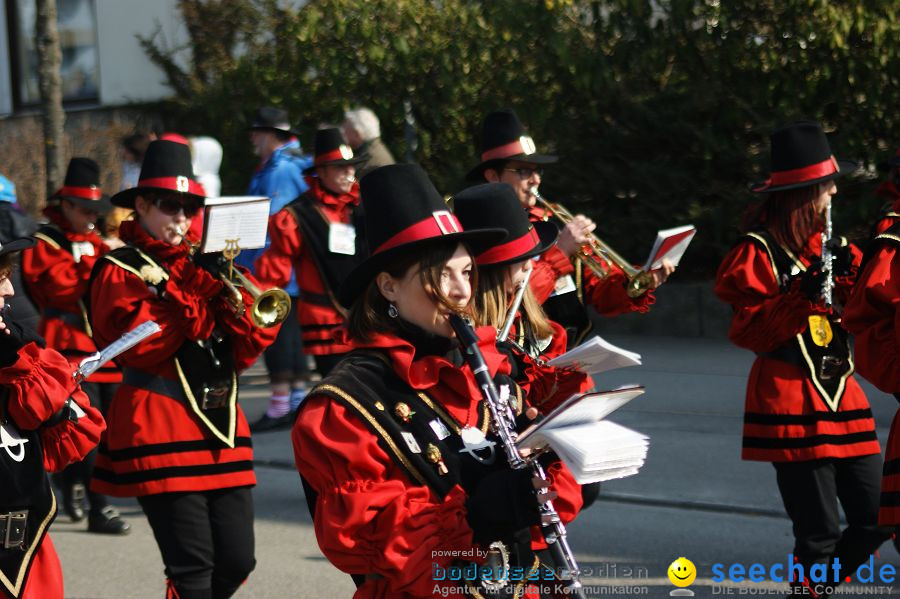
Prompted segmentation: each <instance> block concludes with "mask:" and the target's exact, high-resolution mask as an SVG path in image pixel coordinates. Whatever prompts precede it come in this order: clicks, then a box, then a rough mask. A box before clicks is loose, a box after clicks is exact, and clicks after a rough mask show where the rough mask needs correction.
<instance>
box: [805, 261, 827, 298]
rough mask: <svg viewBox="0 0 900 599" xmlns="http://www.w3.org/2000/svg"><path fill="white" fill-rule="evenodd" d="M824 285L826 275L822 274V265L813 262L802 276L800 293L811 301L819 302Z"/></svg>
mask: <svg viewBox="0 0 900 599" xmlns="http://www.w3.org/2000/svg"><path fill="white" fill-rule="evenodd" d="M824 283H825V273H824V272H822V263H821V262H813V263H812V264H810V265H809V266H807V267H806V272H804V273H803V274H802V275H800V293H802V294H803V296H804V297H806V299H808V300H809V301H811V302H817V301H819V298H820V297H821V296H822V287H823V285H824Z"/></svg>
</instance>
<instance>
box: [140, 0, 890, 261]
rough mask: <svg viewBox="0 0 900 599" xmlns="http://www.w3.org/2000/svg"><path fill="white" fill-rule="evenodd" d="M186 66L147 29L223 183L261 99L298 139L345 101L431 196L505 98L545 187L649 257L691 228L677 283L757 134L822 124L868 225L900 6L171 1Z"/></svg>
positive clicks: (709, 253)
mask: <svg viewBox="0 0 900 599" xmlns="http://www.w3.org/2000/svg"><path fill="white" fill-rule="evenodd" d="M180 6H181V9H182V11H183V13H184V15H185V19H186V20H187V23H188V27H189V31H190V32H191V35H192V49H193V60H192V61H191V66H190V68H189V69H187V70H183V69H180V68H179V67H178V66H176V65H177V64H179V63H178V62H177V61H174V60H173V59H172V55H171V54H170V53H169V52H167V51H166V49H165V48H160V47H158V45H157V44H156V41H155V40H153V39H150V40H146V41H145V47H146V48H147V50H148V52H150V54H151V56H152V57H153V58H154V59H155V60H157V62H158V63H159V64H161V65H163V66H164V67H165V68H166V70H167V73H168V74H169V79H170V83H171V85H172V87H173V91H174V92H175V99H173V100H172V101H171V102H170V103H167V104H166V106H165V107H164V108H165V113H166V114H167V115H169V117H170V118H171V123H170V126H172V127H175V128H178V129H179V130H181V131H183V132H185V133H204V134H210V135H214V136H216V137H218V138H219V139H220V140H221V141H222V142H223V145H224V146H225V150H226V158H225V163H224V165H223V170H222V178H223V185H224V190H225V191H226V192H230V193H240V192H241V191H242V190H243V189H244V188H245V186H246V183H247V181H248V179H249V176H250V173H251V172H252V169H253V166H254V158H253V156H252V155H251V154H250V147H249V143H248V139H247V130H246V126H247V123H248V120H249V116H250V114H251V113H252V111H253V110H254V109H255V108H256V107H257V106H258V105H261V104H274V105H280V106H283V107H285V108H287V109H288V110H289V111H290V113H291V115H292V117H293V119H294V120H295V122H296V123H297V124H298V125H299V126H300V127H301V131H302V132H303V133H304V135H303V137H302V139H301V141H302V142H305V144H306V146H307V147H309V146H310V144H311V140H312V132H313V131H314V129H315V128H316V127H317V126H318V125H319V124H320V123H323V122H331V123H337V122H340V120H341V117H342V112H343V109H344V108H346V107H350V106H354V105H366V106H369V107H371V108H372V109H373V110H375V112H376V113H377V114H378V115H379V117H380V118H381V121H382V131H383V137H384V138H385V140H386V142H387V143H388V145H389V146H390V147H391V149H392V150H393V151H394V153H395V155H397V156H404V154H405V153H406V152H407V149H408V148H407V140H406V139H405V136H404V132H405V130H404V101H407V102H409V104H410V105H411V107H412V111H413V114H414V116H415V121H416V132H417V143H418V145H417V148H416V150H415V154H414V155H415V159H416V161H418V162H419V163H421V164H422V165H423V166H424V167H425V169H426V170H427V171H428V172H429V173H430V174H431V176H432V178H433V179H434V181H435V182H436V184H437V185H438V187H439V189H441V190H442V191H443V192H445V193H452V192H454V191H456V190H458V189H460V188H461V187H462V186H463V185H464V182H463V181H462V177H463V175H464V174H465V172H466V171H467V170H468V168H469V167H471V166H472V165H473V164H474V163H475V162H477V143H476V137H477V135H478V134H479V129H480V123H481V120H482V119H483V117H484V115H485V114H486V113H487V112H489V111H490V110H493V109H496V108H499V107H505V106H510V107H513V108H515V109H516V110H517V112H518V113H519V116H520V117H521V118H522V120H523V121H524V122H525V123H526V124H527V127H528V129H529V132H530V133H531V134H532V136H533V137H534V138H535V140H536V143H537V145H538V148H539V150H540V151H547V152H555V153H557V154H559V155H560V157H561V161H560V164H559V165H558V166H556V167H555V168H553V169H552V171H550V172H548V173H547V174H546V176H545V181H544V184H543V186H542V190H543V191H544V193H545V195H546V196H547V197H549V198H551V199H554V200H556V201H560V202H562V203H564V204H566V205H567V206H569V207H570V208H571V209H573V210H577V211H583V212H585V213H587V214H589V215H591V216H592V217H594V218H595V219H596V220H597V221H598V223H599V232H600V234H601V235H602V236H603V237H604V238H607V239H608V241H609V242H610V243H611V244H612V245H613V246H614V247H616V248H617V249H618V250H619V251H620V253H622V254H624V255H626V256H628V257H630V258H631V259H633V260H634V261H636V262H637V261H640V260H642V259H643V257H644V254H645V252H646V251H647V250H648V249H649V245H650V243H651V242H652V240H653V236H654V233H655V230H656V229H658V228H663V227H669V226H675V225H678V224H682V223H685V222H692V223H694V224H696V225H697V227H698V229H699V230H700V234H699V235H698V237H697V239H696V240H695V242H694V244H693V245H692V248H691V250H690V252H689V254H688V256H687V257H686V259H685V263H683V268H682V273H683V275H682V276H694V277H708V276H711V275H712V273H713V272H714V270H715V266H716V264H717V263H718V261H719V259H720V257H721V255H722V253H723V252H724V251H725V250H726V249H727V247H728V246H729V245H730V244H731V243H732V242H733V240H734V238H735V235H736V223H737V220H738V217H739V215H740V213H741V212H742V211H743V210H744V208H745V207H746V206H747V204H748V203H749V202H751V201H752V200H753V197H752V194H750V193H749V192H747V190H746V189H747V184H748V182H750V181H752V180H758V179H761V178H764V177H765V174H766V171H767V167H768V134H769V132H770V131H771V130H772V129H773V128H775V127H777V126H778V125H780V124H783V123H785V122H788V121H790V120H792V119H795V118H799V117H812V118H816V119H818V120H820V121H822V122H823V123H824V124H825V126H826V129H827V130H828V131H829V132H830V133H831V140H832V146H833V148H834V151H835V153H836V154H837V155H839V156H840V157H847V158H852V159H856V160H858V161H860V162H861V163H862V164H863V165H864V166H865V167H866V168H865V169H864V170H863V171H862V175H863V176H861V177H857V178H855V179H853V180H848V181H845V182H842V183H841V185H840V190H841V194H840V198H841V199H842V200H843V201H839V203H838V204H836V207H835V218H836V229H837V230H838V231H841V232H845V233H850V234H851V235H862V234H863V233H864V231H865V229H866V228H867V227H868V223H869V222H870V221H871V220H872V219H873V218H874V216H875V213H876V212H877V209H878V207H879V201H878V200H877V199H876V198H875V197H874V196H873V195H872V190H873V189H874V186H875V185H876V184H877V182H878V180H877V177H878V173H876V172H875V169H874V165H875V164H876V163H877V162H878V161H879V160H883V159H884V158H885V157H886V156H887V155H888V154H890V153H892V152H893V148H894V147H895V145H897V144H898V143H900V135H898V124H900V119H898V117H897V114H896V107H897V106H898V105H900V97H898V96H900V92H898V90H900V80H898V79H900V60H898V58H900V50H898V46H900V42H898V40H900V5H898V4H897V3H889V2H888V3H886V2H882V1H880V0H861V1H856V2H835V1H831V2H829V1H827V0H728V1H727V2H725V1H722V0H681V1H678V0H655V1H653V2H650V1H640V0H602V1H595V2H590V1H577V0H570V1H563V0H556V1H554V0H520V1H519V0H493V1H488V2H475V1H465V0H312V1H310V2H308V3H307V4H305V5H304V6H303V7H302V8H300V9H296V10H295V9H285V8H283V7H279V3H278V2H277V1H276V0H231V1H229V2H219V1H215V0H182V1H181V2H180Z"/></svg>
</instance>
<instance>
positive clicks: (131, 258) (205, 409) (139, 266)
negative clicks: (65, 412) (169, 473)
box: [91, 246, 237, 447]
mask: <svg viewBox="0 0 900 599" xmlns="http://www.w3.org/2000/svg"><path fill="white" fill-rule="evenodd" d="M103 260H107V261H109V262H112V263H113V264H115V265H116V266H118V267H120V268H123V269H125V270H127V271H128V272H130V273H132V274H134V275H136V276H138V277H140V278H141V279H142V280H143V281H144V282H145V283H146V284H147V287H148V288H149V289H151V290H153V292H154V293H155V294H156V295H157V296H158V297H163V296H164V294H165V287H166V281H167V280H168V278H169V274H168V272H166V270H165V269H164V268H163V267H162V266H160V265H159V264H157V263H156V261H154V260H153V259H152V258H151V257H150V256H148V255H147V254H145V253H144V252H142V251H140V250H139V249H138V248H136V247H134V246H125V247H121V248H118V249H116V250H114V251H112V252H110V253H108V254H106V255H105V256H103V258H101V259H100V260H98V261H97V265H96V266H95V267H94V270H93V272H92V273H91V278H92V283H93V278H94V277H95V276H96V274H97V272H99V265H100V263H101V262H102V261H103ZM175 371H176V373H177V374H178V380H179V382H180V383H181V387H182V391H183V392H184V393H183V394H178V396H177V397H175V399H178V400H180V401H182V402H183V403H185V404H186V405H187V406H188V408H189V409H190V410H191V412H193V413H194V416H195V417H196V418H197V420H199V421H200V423H201V424H202V425H203V426H204V427H205V428H206V429H207V430H209V432H211V433H212V434H213V435H214V436H215V437H216V438H217V439H219V440H220V441H221V442H222V443H223V444H224V445H226V446H227V447H234V436H235V430H236V426H237V370H236V369H235V366H234V353H233V351H232V343H231V338H230V337H228V336H227V335H223V334H222V333H221V332H220V331H219V330H218V329H214V330H213V333H212V335H210V337H209V339H204V340H201V341H185V342H184V343H183V344H182V346H181V347H180V348H179V349H178V351H177V352H176V353H175ZM135 372H137V371H133V372H132V373H131V375H130V377H131V378H130V380H129V383H128V384H131V385H133V386H137V387H140V388H143V389H148V390H150V391H155V389H153V388H152V382H150V381H145V382H143V383H142V382H140V380H138V378H136V377H138V376H139V375H137V374H135ZM151 378H152V377H151ZM164 394H165V393H164Z"/></svg>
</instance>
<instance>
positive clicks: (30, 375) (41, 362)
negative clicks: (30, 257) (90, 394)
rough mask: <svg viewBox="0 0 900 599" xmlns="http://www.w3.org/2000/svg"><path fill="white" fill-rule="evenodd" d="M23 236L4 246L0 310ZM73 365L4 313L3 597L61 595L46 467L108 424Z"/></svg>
mask: <svg viewBox="0 0 900 599" xmlns="http://www.w3.org/2000/svg"><path fill="white" fill-rule="evenodd" d="M34 243H35V240H34V239H32V238H23V239H17V240H14V241H11V242H10V243H7V244H5V245H3V246H2V247H0V311H2V308H3V307H4V306H5V304H6V299H7V298H9V297H12V296H13V294H14V289H13V286H12V283H11V282H10V279H9V275H10V273H11V271H12V260H11V255H12V254H13V253H14V252H17V251H19V250H23V249H26V248H29V247H32V246H33V245H34ZM73 370H74V367H73V366H72V364H71V363H70V362H69V361H68V360H67V359H66V358H65V357H63V356H62V355H60V354H59V353H57V352H56V351H54V350H52V349H44V347H43V340H42V339H40V338H39V337H37V336H35V335H34V334H30V333H28V329H27V328H23V327H21V326H20V325H19V324H18V323H16V322H13V321H8V320H5V319H4V318H3V316H2V315H0V388H2V395H0V448H2V449H3V451H0V473H2V476H0V480H2V481H3V484H2V485H0V596H2V597H9V598H11V599H62V597H63V576H62V569H61V567H60V563H59V558H58V557H57V555H56V550H55V549H54V548H53V542H52V541H51V540H50V536H49V535H48V534H47V531H48V529H49V527H50V524H51V523H52V522H53V519H54V518H55V517H56V499H55V498H54V496H53V491H52V489H51V487H50V481H49V480H48V479H47V475H46V473H47V472H57V471H59V470H62V468H63V467H65V466H66V465H67V464H69V463H70V462H72V461H75V460H80V459H81V458H83V457H84V456H85V455H86V454H87V453H88V452H89V451H90V450H92V449H93V448H94V447H95V446H96V445H97V442H98V441H99V440H100V434H101V433H102V432H103V429H104V428H105V426H106V425H105V423H104V422H103V417H102V416H101V415H100V412H99V411H98V410H97V409H96V408H94V407H93V406H91V403H90V400H89V399H88V398H87V396H86V395H85V394H84V393H83V392H82V391H81V390H79V389H78V388H77V386H76V382H75V379H74V378H73V376H72V372H73Z"/></svg>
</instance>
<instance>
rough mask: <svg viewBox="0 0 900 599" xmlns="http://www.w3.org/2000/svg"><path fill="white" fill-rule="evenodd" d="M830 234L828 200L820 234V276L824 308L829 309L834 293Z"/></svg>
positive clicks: (829, 206) (829, 203)
mask: <svg viewBox="0 0 900 599" xmlns="http://www.w3.org/2000/svg"><path fill="white" fill-rule="evenodd" d="M831 233H832V231H831V200H829V201H828V205H827V206H826V207H825V230H824V231H823V232H822V274H824V275H825V279H824V280H823V281H822V299H823V300H825V307H826V308H829V307H831V304H832V299H833V298H832V293H833V292H834V254H833V253H832V252H831V249H830V248H829V247H828V241H829V240H831Z"/></svg>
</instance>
